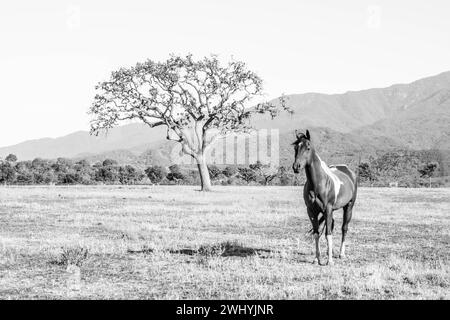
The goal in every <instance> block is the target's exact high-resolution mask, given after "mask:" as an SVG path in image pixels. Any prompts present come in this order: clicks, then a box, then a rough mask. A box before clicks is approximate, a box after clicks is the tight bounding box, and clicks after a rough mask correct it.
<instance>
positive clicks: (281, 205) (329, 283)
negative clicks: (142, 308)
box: [0, 186, 450, 299]
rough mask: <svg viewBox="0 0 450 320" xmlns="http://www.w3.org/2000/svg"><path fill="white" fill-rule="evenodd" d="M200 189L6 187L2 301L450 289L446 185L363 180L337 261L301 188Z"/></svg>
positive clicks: (366, 294)
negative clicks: (315, 234)
mask: <svg viewBox="0 0 450 320" xmlns="http://www.w3.org/2000/svg"><path fill="white" fill-rule="evenodd" d="M196 189H198V188H197V187H191V186H187V187H184V186H183V187H182V186H180V187H178V186H160V187H156V186H155V187H151V186H138V187H136V186H129V187H128V186H127V187H125V186H124V187H116V186H113V187H109V186H94V187H82V186H80V187H2V188H0V299H21V298H31V299H38V298H44V299H54V298H56V299H61V298H88V299H91V298H102V299H103V298H107V299H124V298H129V299H134V298H137V299H197V298H205V299H210V298H212V299H215V298H223V299H241V298H242V299H246V298H254V299H334V298H337V299H358V298H368V299H392V298H394V299H396V298H406V299H410V298H412V299H449V298H450V268H449V267H450V264H449V252H450V250H449V249H450V214H449V212H450V189H364V188H362V189H360V192H359V197H358V201H357V205H356V207H355V209H354V217H353V220H352V222H351V223H350V231H349V236H348V246H347V255H348V257H347V259H346V260H340V259H336V260H335V265H334V266H317V265H312V264H311V262H312V260H313V242H312V241H311V240H310V239H307V238H306V237H305V233H306V231H308V229H309V228H310V223H309V221H308V219H307V214H306V212H305V206H304V204H303V199H302V198H301V188H299V187H215V192H212V193H208V194H203V193H200V192H198V191H196ZM341 217H342V212H341V211H338V212H336V213H335V218H336V223H337V224H336V229H335V234H334V235H335V236H334V239H335V241H334V249H335V255H336V254H337V253H338V249H339V245H340V226H341ZM321 243H322V255H323V260H325V249H326V243H325V240H324V239H322V240H321ZM78 247H82V248H86V249H88V254H87V256H86V257H84V256H83V255H82V254H79V255H78V258H79V260H80V261H81V262H82V264H81V267H80V269H78V268H76V267H75V268H71V267H72V266H71V267H69V268H67V266H66V262H67V261H72V260H73V259H74V255H73V254H72V253H73V252H71V251H70V250H71V249H74V248H78ZM75 250H76V249H75ZM63 253H65V255H64V254H63ZM76 253H77V252H76V251H75V258H77V257H76ZM71 254H72V256H71ZM78 271H79V272H80V274H79V275H78ZM77 279H80V280H79V281H78V280H77Z"/></svg>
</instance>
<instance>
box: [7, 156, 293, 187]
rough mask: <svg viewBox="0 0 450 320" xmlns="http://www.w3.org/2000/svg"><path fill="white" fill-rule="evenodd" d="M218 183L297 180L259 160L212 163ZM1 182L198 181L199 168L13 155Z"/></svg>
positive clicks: (147, 182)
mask: <svg viewBox="0 0 450 320" xmlns="http://www.w3.org/2000/svg"><path fill="white" fill-rule="evenodd" d="M209 172H210V176H211V180H212V181H213V183H215V184H236V185H239V184H270V183H272V184H282V185H291V184H296V183H297V182H296V177H295V176H294V175H293V174H292V173H291V172H289V170H286V169H285V168H283V167H280V168H278V167H272V166H265V165H262V164H261V163H259V162H258V163H256V164H253V165H250V166H227V167H223V168H219V167H218V166H215V165H211V166H209ZM0 183H2V184H22V185H25V184H149V183H151V184H198V183H199V175H198V172H197V169H196V168H189V167H180V166H178V165H172V166H169V167H163V166H150V167H148V168H146V169H145V170H141V169H139V168H136V167H134V166H132V165H119V164H118V163H117V161H115V160H112V159H106V160H104V161H103V162H98V163H95V164H93V165H91V164H90V163H89V162H87V161H86V160H80V161H72V160H70V159H66V158H58V159H57V160H44V159H41V158H36V159H34V160H33V161H17V158H16V157H15V156H14V155H9V156H8V157H6V159H5V160H0Z"/></svg>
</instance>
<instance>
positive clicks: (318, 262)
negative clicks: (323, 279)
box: [312, 258, 320, 265]
mask: <svg viewBox="0 0 450 320" xmlns="http://www.w3.org/2000/svg"><path fill="white" fill-rule="evenodd" d="M312 264H318V265H320V260H319V259H317V258H315V259H314V260H313V262H312Z"/></svg>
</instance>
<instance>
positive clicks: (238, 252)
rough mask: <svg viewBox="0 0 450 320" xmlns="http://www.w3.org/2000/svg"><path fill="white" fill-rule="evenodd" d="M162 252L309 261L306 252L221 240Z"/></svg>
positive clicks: (146, 250) (145, 248)
mask: <svg viewBox="0 0 450 320" xmlns="http://www.w3.org/2000/svg"><path fill="white" fill-rule="evenodd" d="M163 252H167V253H171V254H181V255H187V256H202V257H239V258H246V257H258V258H261V259H288V260H294V261H296V262H301V263H311V259H308V256H309V255H308V254H306V253H303V252H299V251H289V252H288V253H286V252H285V251H279V250H272V249H265V248H252V247H247V246H243V245H241V244H239V243H236V242H228V241H227V242H222V243H218V244H208V245H203V246H200V247H199V248H198V249H192V248H181V249H166V250H163ZM128 253H131V254H137V253H141V254H152V253H154V250H153V249H151V248H147V247H144V248H142V249H141V250H128Z"/></svg>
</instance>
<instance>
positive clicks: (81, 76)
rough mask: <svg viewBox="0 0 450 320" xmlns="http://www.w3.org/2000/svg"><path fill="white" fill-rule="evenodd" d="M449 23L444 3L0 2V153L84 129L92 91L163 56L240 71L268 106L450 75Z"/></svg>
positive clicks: (448, 6) (449, 6)
mask: <svg viewBox="0 0 450 320" xmlns="http://www.w3.org/2000/svg"><path fill="white" fill-rule="evenodd" d="M94 2H95V3H94ZM449 16H450V2H449V1H447V0H430V1H424V0H420V1H400V0H396V1H392V0H391V1H381V0H373V1H366V0H347V1H346V0H343V1H332V0H328V1H323V0H322V1H312V0H311V1H299V0H292V1H284V0H277V1H274V0H271V1H262V0H259V1H257V0H255V1H251V0H223V1H220V2H219V1H213V0H204V1H201V0H189V1H167V0H165V1H158V2H156V1H149V0H146V1H145V0H144V1H135V0H127V1H111V0H110V1H76V0H74V1H61V0H54V1H48V0H47V1H45V0H41V1H31V0H29V1H14V2H13V1H3V2H2V4H1V5H0V43H1V45H0V88H1V89H0V95H1V100H0V110H1V113H0V114H1V125H0V146H6V145H10V144H14V143H18V142H21V141H24V140H28V139H36V138H42V137H57V136H61V135H65V134H68V133H71V132H73V131H77V130H87V129H88V121H89V118H88V115H87V114H86V111H87V109H88V107H89V105H90V103H91V101H92V97H93V94H94V90H93V88H94V86H95V84H96V83H97V82H99V81H102V80H106V79H108V77H109V74H110V72H111V71H112V70H114V69H116V68H118V67H120V66H130V65H133V64H135V63H136V62H137V61H143V60H145V59H146V58H151V59H155V60H162V59H165V58H166V57H167V56H168V55H169V53H171V52H174V53H182V54H184V53H187V52H192V53H193V54H194V55H196V56H203V55H208V54H210V53H216V54H219V55H221V57H222V58H225V59H227V58H229V57H230V56H231V55H233V56H234V58H235V59H239V60H244V61H246V62H247V63H248V65H249V67H250V68H251V69H253V70H255V71H257V72H258V74H259V75H260V76H261V77H262V78H263V79H264V80H265V88H266V90H265V91H266V92H267V98H275V97H277V96H278V95H280V94H281V93H304V92H323V93H340V92H345V91H347V90H359V89H365V88H371V87H384V86H388V85H391V84H394V83H404V82H411V81H414V80H417V79H419V78H422V77H425V76H430V75H434V74H438V73H441V72H443V71H448V70H450V59H449V57H450V19H449Z"/></svg>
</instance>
